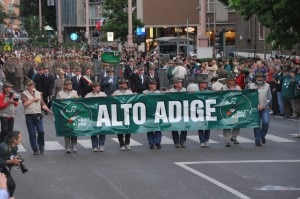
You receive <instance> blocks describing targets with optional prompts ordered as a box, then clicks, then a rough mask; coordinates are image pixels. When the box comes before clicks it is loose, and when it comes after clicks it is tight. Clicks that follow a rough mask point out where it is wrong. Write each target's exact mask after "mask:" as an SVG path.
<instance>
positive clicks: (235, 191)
mask: <svg viewBox="0 0 300 199" xmlns="http://www.w3.org/2000/svg"><path fill="white" fill-rule="evenodd" d="M241 163H246V164H249V163H300V160H239V161H196V162H174V164H176V165H178V166H180V167H182V168H183V169H186V170H187V171H189V172H191V173H193V174H195V175H197V176H199V177H201V178H203V179H205V180H207V181H209V182H211V183H213V184H215V185H217V186H218V187H220V188H222V189H224V190H226V191H228V192H230V193H232V194H234V195H235V196H237V197H239V198H241V199H250V198H249V197H248V196H246V195H244V194H242V193H241V192H239V191H237V190H235V189H233V188H231V187H229V186H227V185H225V184H223V183H221V182H220V181H217V180H215V179H213V178H211V177H209V176H207V175H205V174H204V173H201V172H199V171H197V170H196V169H193V168H191V167H189V166H187V165H193V164H241Z"/></svg>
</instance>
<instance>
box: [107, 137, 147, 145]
mask: <svg viewBox="0 0 300 199" xmlns="http://www.w3.org/2000/svg"><path fill="white" fill-rule="evenodd" d="M111 139H112V140H113V141H115V142H117V143H119V140H118V138H111ZM129 145H130V146H141V145H143V144H141V143H139V142H137V141H135V140H133V139H131V138H130V144H129Z"/></svg>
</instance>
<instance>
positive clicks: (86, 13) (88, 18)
mask: <svg viewBox="0 0 300 199" xmlns="http://www.w3.org/2000/svg"><path fill="white" fill-rule="evenodd" d="M89 20H90V15H89V0H85V33H86V37H87V43H88V44H90V43H91V38H90V23H89Z"/></svg>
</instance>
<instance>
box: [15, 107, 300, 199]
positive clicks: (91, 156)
mask: <svg viewBox="0 0 300 199" xmlns="http://www.w3.org/2000/svg"><path fill="white" fill-rule="evenodd" d="M44 128H45V141H46V148H45V149H46V151H45V154H43V155H33V151H32V150H31V148H30V144H29V140H28V133H27V129H26V125H25V116H24V110H23V107H22V105H21V104H20V105H19V106H18V108H17V115H16V118H15V129H16V130H20V131H21V132H22V135H23V141H22V145H21V146H20V147H19V154H20V155H22V156H23V157H24V159H25V164H26V166H27V167H28V168H29V171H28V172H27V173H25V174H22V172H21V171H20V170H18V169H14V168H13V169H12V175H13V177H14V179H15V182H16V184H17V187H16V191H15V196H16V198H20V199H41V198H42V199H99V198H102V199H156V198H160V199H199V198H201V199H202V198H203V199H206V198H211V199H220V198H221V199H233V198H245V199H246V198H253V199H261V198H273V199H282V198H284V199H299V198H300V172H299V168H300V144H299V143H300V139H299V138H294V137H293V134H295V133H297V132H298V122H297V121H296V120H290V119H284V118H280V117H274V116H271V122H270V129H269V132H268V135H267V137H266V138H267V139H266V142H267V143H266V144H265V145H263V146H261V147H257V146H255V144H254V138H253V129H241V132H240V136H241V137H238V138H237V139H238V140H239V142H240V144H239V145H233V144H232V145H231V147H224V143H223V135H222V130H212V131H211V139H210V145H209V147H207V148H201V147H200V144H199V138H198V134H197V132H195V131H193V132H188V137H187V142H186V148H179V149H176V148H175V147H174V144H173V142H172V136H171V133H170V132H163V139H162V149H153V150H150V149H149V146H148V143H147V138H146V134H145V133H138V134H133V135H132V137H131V138H132V140H131V143H130V145H131V148H132V149H131V151H120V147H119V144H118V141H117V136H116V135H108V136H106V142H105V152H92V147H91V140H90V137H78V144H77V146H78V147H77V148H78V151H77V153H73V152H72V153H71V154H66V151H65V149H64V139H63V137H56V132H55V129H54V122H53V117H52V116H51V115H45V116H44Z"/></svg>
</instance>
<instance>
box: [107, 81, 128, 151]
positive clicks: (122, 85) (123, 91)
mask: <svg viewBox="0 0 300 199" xmlns="http://www.w3.org/2000/svg"><path fill="white" fill-rule="evenodd" d="M127 82H128V81H127V80H125V79H120V80H119V89H118V90H116V91H115V92H114V93H113V94H112V96H117V95H131V94H133V92H132V91H131V90H129V89H128V85H127ZM117 136H118V140H119V143H120V150H121V151H126V150H128V151H129V150H131V147H130V146H129V144H130V137H131V134H130V133H126V134H125V140H124V134H117Z"/></svg>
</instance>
